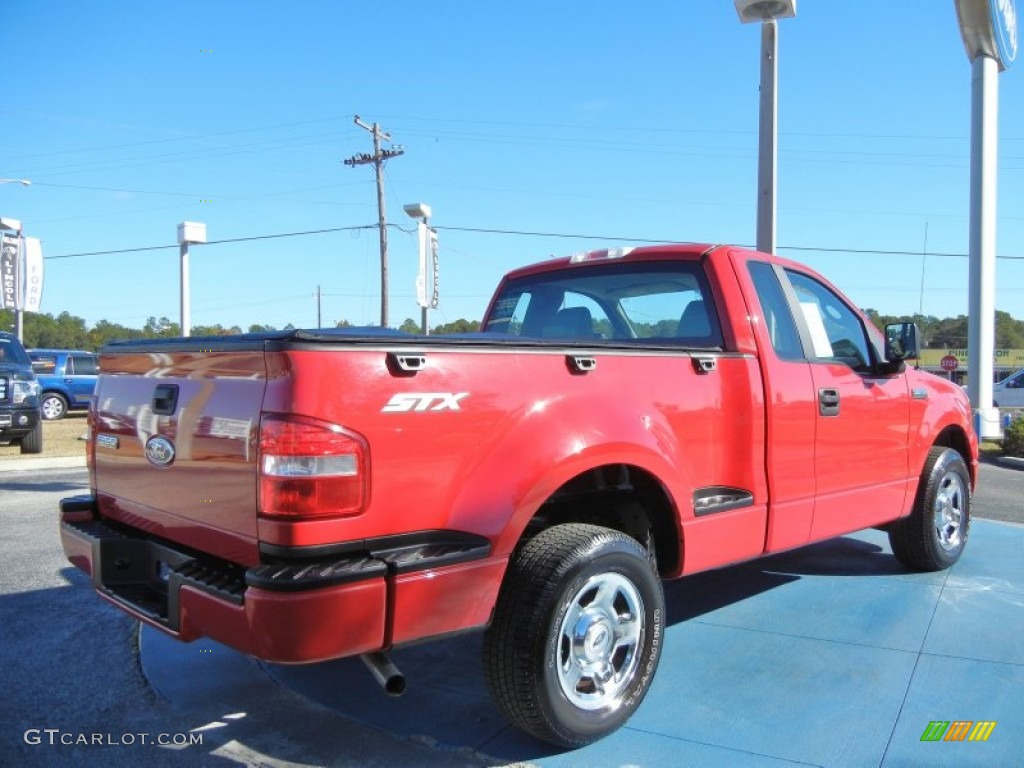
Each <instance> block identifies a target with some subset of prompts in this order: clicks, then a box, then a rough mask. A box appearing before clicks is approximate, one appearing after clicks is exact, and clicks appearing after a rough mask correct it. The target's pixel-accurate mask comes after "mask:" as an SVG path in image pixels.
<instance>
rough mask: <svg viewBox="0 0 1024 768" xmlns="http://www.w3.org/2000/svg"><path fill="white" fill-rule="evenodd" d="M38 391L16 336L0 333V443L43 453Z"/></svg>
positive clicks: (34, 376) (37, 383) (23, 350)
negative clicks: (16, 444)
mask: <svg viewBox="0 0 1024 768" xmlns="http://www.w3.org/2000/svg"><path fill="white" fill-rule="evenodd" d="M39 391H40V390H39V382H38V381H36V375H35V373H33V372H32V361H31V360H30V359H29V356H28V353H26V352H25V348H24V347H23V346H21V342H20V341H18V337H17V336H15V335H14V334H11V333H5V332H3V331H0V442H10V443H19V444H20V445H21V452H22V453H42V452H43V422H42V418H41V417H40V414H39Z"/></svg>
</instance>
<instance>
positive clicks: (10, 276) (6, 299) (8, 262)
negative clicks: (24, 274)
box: [0, 232, 21, 309]
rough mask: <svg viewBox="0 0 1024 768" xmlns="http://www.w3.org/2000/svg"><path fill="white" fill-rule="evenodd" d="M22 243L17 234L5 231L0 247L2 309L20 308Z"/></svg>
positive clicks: (0, 301) (0, 307)
mask: <svg viewBox="0 0 1024 768" xmlns="http://www.w3.org/2000/svg"><path fill="white" fill-rule="evenodd" d="M20 245H21V243H20V242H19V240H18V237H17V235H14V234H8V233H6V232H4V233H3V244H2V249H0V309H19V308H20V306H21V305H20V301H19V300H20V299H21V279H20V278H21V273H20V271H19V269H18V268H19V267H20V266H21V253H20V250H21V249H20V248H19V246H20Z"/></svg>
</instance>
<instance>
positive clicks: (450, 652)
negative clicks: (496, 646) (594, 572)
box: [263, 538, 909, 762]
mask: <svg viewBox="0 0 1024 768" xmlns="http://www.w3.org/2000/svg"><path fill="white" fill-rule="evenodd" d="M906 573H909V571H908V570H907V569H906V568H904V567H903V566H902V565H901V564H899V562H898V561H896V559H895V558H894V557H893V556H892V555H891V554H890V553H889V552H888V551H887V550H885V549H883V547H881V546H879V545H877V544H874V543H870V542H866V541H862V540H858V539H852V538H841V539H834V540H831V541H826V542H823V543H821V544H817V545H814V546H811V547H805V548H803V549H800V550H794V551H792V552H787V553H783V554H779V555H773V556H771V557H767V558H762V559H760V560H757V561H753V562H750V563H744V564H741V565H736V566H730V567H725V568H721V569H718V570H715V571H710V572H706V573H701V574H696V575H693V576H689V577H687V578H684V579H682V580H679V581H676V582H672V583H667V584H666V585H665V600H666V608H667V623H668V626H669V627H670V628H671V627H676V626H679V625H685V623H686V622H688V621H691V620H694V619H697V618H699V617H702V616H706V615H708V614H713V613H715V612H716V611H725V610H728V609H730V608H731V607H733V606H739V607H740V611H739V612H740V613H743V614H749V613H751V612H753V613H756V612H757V611H758V610H762V609H763V608H764V602H763V601H762V602H760V603H757V605H758V606H760V607H759V608H751V609H749V610H748V609H745V608H742V605H743V604H744V603H745V602H746V601H752V600H754V599H755V598H757V597H758V596H760V595H764V594H766V593H770V592H773V591H774V590H778V589H779V588H783V587H786V586H787V585H792V584H795V583H797V582H800V581H802V580H804V579H805V578H806V577H809V576H814V577H825V579H822V581H828V577H847V576H860V577H870V576H892V575H900V574H906ZM679 628H680V629H681V630H683V631H685V627H684V626H679ZM676 646H678V643H673V638H672V637H671V636H670V637H668V639H667V642H666V646H665V653H664V656H663V658H662V662H661V663H662V665H673V664H684V663H685V661H686V660H685V659H683V658H681V657H679V656H678V655H677V654H676V653H674V652H673V648H674V647H676ZM481 648H482V634H481V633H479V632H477V633H471V634H467V635H463V636H460V637H456V638H449V639H447V640H444V641H438V642H427V643H423V644H421V645H418V646H414V647H408V648H401V649H397V650H395V651H393V652H392V653H391V654H390V657H391V658H392V660H393V661H394V662H395V664H396V665H397V666H398V668H399V669H401V670H402V672H403V673H404V674H405V675H406V677H407V679H408V682H409V687H408V690H407V692H406V693H405V695H404V696H402V697H401V698H397V699H395V698H389V697H388V696H386V695H385V694H384V693H383V692H382V691H381V689H380V688H379V686H378V685H377V684H376V683H374V682H373V681H372V679H371V677H370V675H369V673H368V672H367V671H366V670H365V668H364V667H363V665H362V663H361V662H360V661H359V660H357V659H344V660H340V661H334V662H327V663H323V664H316V665H311V666H283V665H275V664H264V665H263V666H264V669H266V671H267V673H268V674H269V675H270V676H271V677H272V678H273V679H274V680H276V681H277V682H279V683H281V684H282V685H284V686H285V687H287V688H289V689H290V690H292V691H294V692H295V693H298V694H300V695H302V696H305V697H307V698H309V699H312V700H313V701H316V702H317V703H319V704H322V705H323V706H326V707H328V708H330V709H331V710H333V711H335V712H338V713H340V714H342V715H344V716H346V717H348V718H352V719H354V720H357V721H359V722H362V723H364V724H367V725H370V726H372V727H374V728H380V729H382V730H385V731H388V732H391V733H394V734H397V735H401V736H404V737H406V738H410V739H414V740H417V741H422V740H423V739H427V740H429V742H431V743H437V744H439V745H443V746H445V747H446V748H449V749H459V750H472V751H473V752H475V753H478V754H482V755H485V756H487V757H489V758H492V759H497V760H500V761H502V762H516V761H529V760H532V759H540V758H544V757H547V756H551V755H555V754H559V752H560V750H558V749H556V748H553V747H551V746H550V745H548V744H545V743H543V742H540V741H537V740H535V739H533V738H532V737H529V736H526V735H524V734H522V733H520V732H519V731H517V730H516V729H514V728H513V727H511V726H510V725H508V724H507V722H506V721H505V720H504V718H503V717H502V715H501V714H500V712H499V711H498V710H497V708H496V707H495V706H494V704H493V703H492V702H491V700H490V697H489V694H488V691H487V686H486V683H485V681H484V675H483V670H482V665H481V663H480V658H481V653H482V650H481Z"/></svg>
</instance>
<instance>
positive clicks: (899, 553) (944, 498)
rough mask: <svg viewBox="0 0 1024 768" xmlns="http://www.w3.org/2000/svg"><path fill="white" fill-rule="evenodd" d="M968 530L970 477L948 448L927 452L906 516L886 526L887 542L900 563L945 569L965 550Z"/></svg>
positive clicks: (922, 567) (958, 458)
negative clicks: (915, 494)
mask: <svg viewBox="0 0 1024 768" xmlns="http://www.w3.org/2000/svg"><path fill="white" fill-rule="evenodd" d="M970 530H971V476H970V473H969V472H968V471H967V465H966V464H965V463H964V460H963V457H962V456H961V455H960V454H959V453H957V452H956V451H954V450H953V449H952V448H943V447H942V446H935V447H933V448H932V449H931V450H930V451H929V452H928V458H927V459H926V460H925V463H924V471H922V473H921V483H920V485H919V486H918V489H917V498H916V499H915V500H914V509H913V511H912V512H911V513H910V516H909V517H906V518H904V519H902V520H898V521H896V522H895V523H893V524H892V525H891V526H890V527H889V544H890V546H892V552H893V554H894V555H896V558H897V559H898V560H899V561H900V562H902V563H903V564H904V565H908V566H910V567H911V568H917V569H919V570H922V571H941V570H943V569H944V568H949V567H950V566H951V565H953V564H954V563H955V562H956V561H957V560H959V559H960V555H961V554H962V553H963V551H964V547H965V546H966V544H967V535H968V533H970Z"/></svg>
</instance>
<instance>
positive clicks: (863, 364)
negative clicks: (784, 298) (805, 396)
mask: <svg viewBox="0 0 1024 768" xmlns="http://www.w3.org/2000/svg"><path fill="white" fill-rule="evenodd" d="M786 275H787V276H788V277H789V281H790V283H791V284H792V285H793V290H794V291H795V292H796V297H797V301H798V302H799V307H800V312H801V314H802V316H803V320H804V322H805V323H806V326H807V330H808V332H809V333H810V341H811V344H812V347H813V350H814V358H815V359H816V360H820V361H824V362H830V363H841V364H843V365H848V366H849V367H850V368H852V369H853V370H855V371H857V372H858V373H870V372H871V352H870V345H869V344H868V338H867V334H866V333H865V331H864V326H863V325H862V324H861V321H860V316H859V315H858V314H857V313H856V312H854V311H853V310H852V309H850V307H848V306H847V305H846V303H845V302H844V301H843V300H842V299H840V298H839V296H837V295H836V294H835V293H834V292H833V291H832V290H831V289H829V288H828V287H826V286H825V285H823V284H822V283H819V282H818V281H817V280H815V279H814V278H811V277H808V276H807V275H804V274H802V273H800V272H794V271H792V270H788V269H787V270H786Z"/></svg>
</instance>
